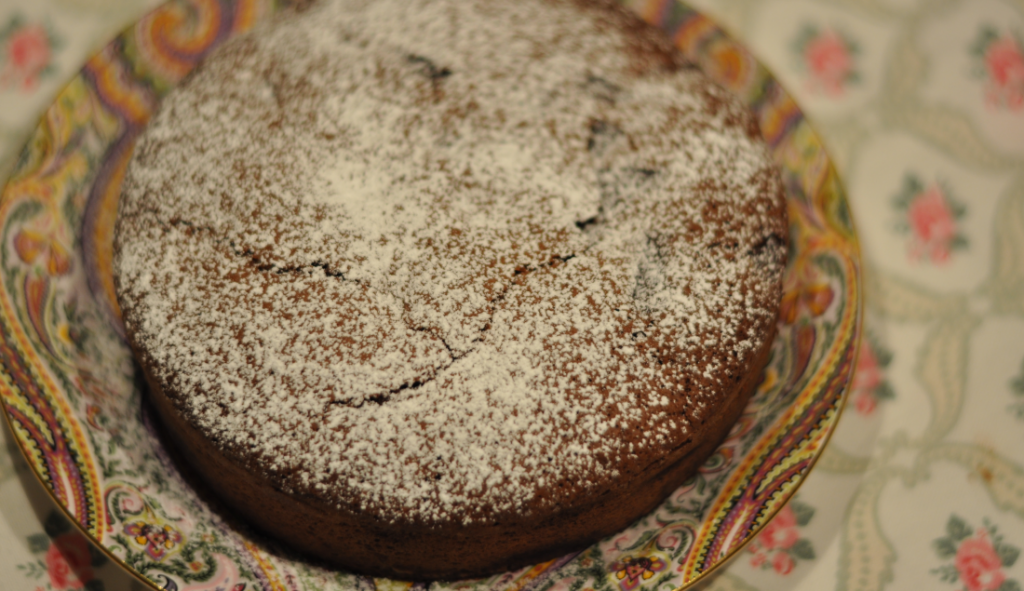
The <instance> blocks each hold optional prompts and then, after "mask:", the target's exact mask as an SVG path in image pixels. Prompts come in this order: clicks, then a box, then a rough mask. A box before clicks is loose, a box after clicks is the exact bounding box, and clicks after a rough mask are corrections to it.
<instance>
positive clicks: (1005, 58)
mask: <svg viewBox="0 0 1024 591" xmlns="http://www.w3.org/2000/svg"><path fill="white" fill-rule="evenodd" d="M984 60H985V67H986V69H987V70H988V75H989V80H990V81H991V85H992V88H991V89H990V93H989V101H990V102H994V103H995V104H1000V103H1003V102H1004V101H1005V104H1006V105H1007V106H1008V107H1009V108H1011V109H1019V108H1021V107H1024V53H1022V51H1021V47H1020V45H1018V44H1017V42H1016V40H1015V39H1014V38H1013V37H1011V36H1009V35H1004V36H1003V37H1001V38H1000V39H998V40H995V41H993V42H992V43H990V44H989V46H988V47H987V48H986V49H985V56H984Z"/></svg>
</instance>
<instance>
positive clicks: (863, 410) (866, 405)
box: [853, 391, 878, 416]
mask: <svg viewBox="0 0 1024 591" xmlns="http://www.w3.org/2000/svg"><path fill="white" fill-rule="evenodd" d="M853 405H854V408H856V409H857V412H859V413H860V414H862V415H864V416H868V415H870V414H872V413H873V412H875V408H876V407H877V406H878V402H877V401H876V400H875V397H874V396H872V395H871V393H870V392H865V391H861V392H859V393H858V394H857V396H856V398H854V399H853Z"/></svg>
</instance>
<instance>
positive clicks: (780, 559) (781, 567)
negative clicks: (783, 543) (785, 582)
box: [772, 552, 795, 575]
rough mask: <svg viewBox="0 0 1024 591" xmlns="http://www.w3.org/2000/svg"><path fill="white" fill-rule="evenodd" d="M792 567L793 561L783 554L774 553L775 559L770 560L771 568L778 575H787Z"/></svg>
mask: <svg viewBox="0 0 1024 591" xmlns="http://www.w3.org/2000/svg"><path fill="white" fill-rule="evenodd" d="M794 566H795V563H794V562H793V559H792V558H790V556H789V554H786V553H785V552H776V553H775V557H774V558H772V568H774V569H775V572H777V573H779V574H780V575H788V574H789V573H791V572H793V567H794Z"/></svg>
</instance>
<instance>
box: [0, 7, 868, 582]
mask: <svg viewBox="0 0 1024 591" xmlns="http://www.w3.org/2000/svg"><path fill="white" fill-rule="evenodd" d="M272 2H273V0H172V1H171V2H168V3H167V4H164V5H163V6H161V7H160V8H157V9H156V10H155V11H153V12H152V13H150V14H148V15H147V16H145V17H144V18H142V19H141V20H140V21H139V22H138V23H136V24H135V25H134V26H132V27H131V28H129V29H128V30H126V31H124V32H123V33H122V34H121V35H119V36H118V37H117V38H116V39H114V40H113V41H112V42H110V44H108V45H107V46H106V47H105V48H104V49H103V50H102V51H100V52H99V53H98V54H96V55H95V56H93V57H92V58H91V59H90V60H89V61H88V63H87V64H86V65H85V67H84V68H82V70H81V72H79V74H78V75H77V76H75V78H74V79H72V81H71V82H70V84H68V86H67V87H66V88H65V89H64V90H63V91H62V92H61V93H60V95H59V96H58V97H57V99H56V101H55V102H54V104H53V105H52V106H51V107H50V108H49V110H47V111H46V114H45V115H44V116H43V118H42V120H41V122H40V123H39V126H38V127H37V128H36V130H35V132H34V133H33V135H32V136H31V139H30V140H29V142H28V144H27V145H26V146H25V148H24V150H23V151H22V152H21V155H20V159H19V161H18V163H17V165H16V167H15V170H14V172H13V174H12V176H11V177H10V180H9V182H8V183H7V185H6V187H5V188H4V190H3V193H2V196H0V232H2V235H0V368H2V372H0V397H2V400H3V408H4V411H5V416H6V418H7V420H8V422H9V423H10V425H11V428H12V430H13V432H14V434H15V438H16V440H17V442H18V445H19V446H20V448H21V450H22V451H23V452H24V454H25V456H26V457H27V458H28V461H29V464H30V465H31V466H32V467H33V469H34V471H35V473H36V475H37V476H38V478H39V479H40V480H41V481H42V482H43V483H44V485H45V486H46V488H47V489H48V490H49V492H50V493H51V494H52V496H53V497H54V499H55V500H56V501H57V503H58V504H59V505H60V506H61V507H62V508H63V509H64V511H65V512H66V513H67V514H68V516H69V517H70V518H71V520H72V521H73V522H74V523H77V524H78V526H79V527H80V528H81V529H82V530H83V531H84V532H85V533H86V534H87V535H88V536H89V537H90V538H91V539H92V540H93V541H94V542H96V544H97V545H98V546H99V547H101V548H102V549H104V550H105V551H106V552H107V553H108V554H109V555H110V556H111V557H113V558H114V559H115V560H116V561H117V562H119V563H120V564H123V565H124V566H125V567H126V568H127V569H128V570H129V571H130V572H132V573H133V574H135V575H136V576H138V578H139V579H140V580H142V581H144V582H146V583H147V584H148V585H149V586H152V587H153V588H159V589H167V590H171V589H174V590H186V589H187V590H191V591H199V590H213V589H222V590H231V591H243V590H250V589H264V590H285V589H289V590H295V591H299V590H304V591H315V590H325V589H359V590H364V591H373V590H376V589H380V590H381V591H385V590H387V591H403V590H405V589H408V588H409V587H413V586H415V587H421V588H425V587H428V586H429V587H432V588H433V589H434V590H436V591H441V590H443V589H451V590H455V589H459V590H473V591H505V590H510V591H511V590H515V591H522V590H526V589H529V590H530V591H555V590H559V591H561V590H567V591H568V590H571V591H575V590H579V589H588V590H590V591H633V590H635V589H639V588H658V589H663V590H665V589H676V588H681V587H686V586H688V585H690V584H692V583H695V582H697V581H698V580H699V579H702V578H703V577H704V576H705V575H707V574H708V573H710V572H711V571H712V570H714V569H715V568H717V567H718V566H720V565H722V564H723V563H725V562H726V560H727V559H728V558H729V557H730V556H732V555H733V554H735V553H736V552H737V551H738V550H739V549H740V548H742V547H743V545H744V544H745V543H746V542H747V541H749V540H750V539H751V538H752V537H753V536H754V535H755V534H756V532H757V531H758V530H759V529H760V528H761V527H762V526H764V524H765V523H766V522H767V521H768V520H769V519H770V518H771V517H772V515H774V514H775V513H776V512H777V511H778V510H779V509H780V508H781V506H782V505H783V504H784V503H785V502H786V501H787V500H788V499H789V498H790V497H791V496H792V495H793V493H794V492H795V490H796V489H797V487H798V486H799V485H800V483H801V482H802V481H803V480H804V478H806V476H807V473H808V471H809V470H810V468H811V466H812V465H813V464H814V462H815V460H816V459H817V458H818V457H819V456H820V454H821V452H822V450H823V447H824V445H825V443H826V441H827V440H828V438H829V435H830V434H831V432H832V430H833V429H834V427H835V424H836V421H837V419H838V415H839V411H840V408H841V406H842V402H843V398H844V394H845V390H846V385H847V382H848V380H849V377H850V374H851V371H852V368H853V364H854V356H855V352H856V351H857V344H858V339H859V334H860V317H861V293H860V292H861V275H860V273H861V271H860V259H859V253H858V246H857V239H856V237H855V235H854V232H853V228H852V225H851V219H850V213H849V210H848V208H847V203H846V198H845V196H844V192H843V189H842V187H841V185H840V183H839V180H838V178H837V177H836V173H835V171H834V170H833V167H832V165H831V164H830V162H829V160H828V157H827V156H826V154H825V151H824V149H823V148H822V145H821V141H820V140H819V139H818V136H817V135H816V134H815V133H814V132H813V131H812V130H811V129H810V126H809V125H808V123H807V121H806V119H805V118H804V116H803V114H802V113H801V112H800V109H799V108H797V106H796V104H795V103H794V102H793V100H792V99H791V98H790V96H789V95H788V94H787V93H786V92H785V91H784V90H783V89H782V88H781V87H780V85H779V84H778V82H777V81H776V80H775V79H774V78H773V77H772V76H771V74H770V73H769V72H768V71H767V70H765V68H764V67H763V66H761V65H759V64H758V63H757V61H756V60H755V59H754V58H753V57H752V56H751V55H750V54H749V52H747V50H745V49H744V48H743V47H741V46H740V45H738V44H737V43H736V42H735V41H733V40H732V39H730V38H729V37H728V36H726V35H725V34H724V33H723V32H722V31H721V30H720V29H719V28H718V27H717V26H716V25H715V24H713V23H712V22H711V21H709V20H708V19H706V18H705V17H703V16H702V15H700V14H698V13H696V12H694V11H693V10H692V9H689V8H687V7H685V6H683V5H681V4H678V3H677V2H676V0H640V1H639V2H637V5H636V6H632V8H634V9H635V10H636V11H637V12H638V13H640V14H641V15H643V17H644V18H646V19H647V20H648V21H650V22H652V23H654V24H656V25H657V26H659V27H661V28H662V29H664V30H665V32H666V33H667V34H668V35H669V36H670V37H671V38H672V39H674V40H675V42H676V44H677V45H678V47H679V48H680V49H681V50H682V51H683V52H684V53H685V54H686V55H688V56H689V57H690V58H691V59H693V60H694V61H696V62H698V63H699V64H701V65H702V67H703V68H704V69H705V70H706V71H707V72H708V73H710V74H711V76H712V77H714V78H716V79H717V80H718V81H719V82H720V83H722V84H723V85H725V86H727V87H729V88H731V89H732V90H734V91H735V92H736V93H737V94H738V95H740V96H741V97H743V99H744V100H746V102H747V103H748V104H749V105H750V106H751V108H752V109H753V110H754V111H755V112H756V113H757V115H758V117H759V120H760V124H761V129H762V132H763V133H764V136H765V138H766V139H767V141H768V143H769V144H770V146H771V147H772V149H773V153H774V157H775V159H776V160H777V162H778V164H779V166H780V167H781V169H782V174H783V177H784V179H785V183H786V187H787V191H788V197H789V214H790V224H791V234H792V244H793V249H792V253H791V259H790V264H789V267H788V270H787V277H786V284H785V295H784V298H783V302H782V316H781V319H780V327H779V336H778V338H777V339H776V341H775V343H774V348H773V355H772V360H771V363H770V365H769V367H768V369H767V370H766V373H765V379H764V382H763V383H762V384H761V386H760V388H759V390H758V392H757V394H756V395H755V396H754V398H753V399H752V400H751V402H750V404H749V406H748V408H747V409H746V411H745V413H744V415H743V417H742V418H741V419H740V421H739V423H738V424H737V425H736V427H735V428H734V429H733V431H732V433H731V434H730V435H729V438H728V440H727V441H726V442H725V443H724V444H723V445H722V447H721V448H720V449H719V450H718V451H717V452H716V453H715V454H714V456H713V457H712V458H711V459H710V460H709V461H708V462H707V463H706V465H705V466H704V467H703V468H702V469H701V470H700V472H699V474H697V475H696V476H695V477H693V478H692V479H691V480H690V481H689V482H687V483H686V484H685V485H684V486H683V487H682V488H680V489H679V490H678V491H676V492H675V493H673V494H672V495H671V497H670V498H668V499H667V500H666V501H665V502H664V503H663V504H662V505H661V506H660V507H659V508H658V509H657V510H656V511H655V512H654V513H652V514H651V515H649V516H647V517H646V518H644V519H642V520H641V521H639V522H637V523H636V524H634V525H633V526H632V527H630V528H629V529H627V530H626V531H623V532H621V533H620V534H618V535H616V536H613V537H610V538H608V539H605V540H602V541H601V542H599V543H597V544H595V545H594V546H592V547H590V548H589V549H587V550H585V551H583V552H581V553H579V554H575V555H571V556H565V557H563V558H560V559H557V560H553V561H551V562H547V563H544V564H539V565H536V566H533V567H529V568H524V569H521V570H518V571H515V572H510V573H505V574H501V575H496V576H493V577H490V578H486V579H478V580H471V581H458V582H452V583H437V582H435V583H429V584H428V583H409V582H399V581H390V580H384V579H371V578H367V577H362V576H357V575H353V574H349V573H343V572H337V571H332V570H329V569H325V568H322V567H321V566H319V565H316V564H311V563H309V562H306V561H304V560H303V559H301V558H299V557H296V556H294V555H292V554H290V553H289V551H288V550H287V549H285V548H281V547H278V546H276V545H275V544H274V543H273V542H272V541H269V540H266V539H263V538H262V537H260V536H258V535H255V534H253V533H252V532H250V531H248V530H247V529H246V527H245V526H244V525H243V524H239V523H237V522H235V521H233V520H232V518H230V517H227V516H225V515H224V514H223V513H222V512H219V511H217V510H216V507H215V506H214V505H215V503H216V501H213V500H211V499H210V498H209V497H208V496H207V495H204V494H202V492H201V491H199V490H197V489H196V488H193V487H192V486H190V485H189V483H188V481H187V480H186V478H185V477H184V476H183V475H182V474H181V473H180V472H179V470H178V469H177V468H176V467H175V464H174V463H173V462H172V461H171V460H170V458H169V457H168V453H167V450H166V448H165V447H164V446H163V444H162V443H161V439H160V438H159V437H158V434H157V433H156V432H155V431H154V429H153V426H152V422H151V420H150V417H149V411H148V410H147V407H146V406H145V405H144V404H143V398H142V391H143V390H142V380H141V379H140V377H139V371H138V370H137V368H136V367H135V365H134V364H133V362H132V357H131V354H130V351H129V349H128V347H127V345H126V344H125V341H124V336H123V329H122V326H121V321H120V318H119V312H118V309H117V304H116V301H115V299H114V295H113V280H112V275H111V258H112V233H113V232H112V229H113V223H114V218H115V215H116V210H117V200H118V195H119V188H120V184H121V180H122V178H123V175H124V170H125V166H126V164H127V162H128V159H129V157H130V155H131V152H132V147H133V145H134V141H135V138H136V137H137V135H138V133H139V131H140V130H141V129H142V128H143V126H144V125H145V124H146V121H147V119H148V118H149V116H150V114H151V113H152V112H153V110H154V109H155V107H156V105H157V103H158V101H159V100H160V97H161V96H162V95H164V94H165V93H166V92H167V91H168V90H169V89H170V88H172V87H173V86H174V85H175V84H176V83H177V82H178V81H179V80H181V78H182V77H184V76H185V75H186V74H187V73H188V72H189V71H190V70H191V69H192V67H193V66H194V65H195V64H196V62H197V61H198V60H200V59H201V58H202V57H203V55H205V54H206V53H207V52H208V51H210V50H211V49H212V48H214V47H215V46H216V45H218V44H219V43H221V42H222V41H224V40H225V39H227V38H228V37H230V36H231V35H234V34H236V33H238V32H240V31H244V30H246V29H249V28H251V27H252V26H253V24H254V23H256V22H257V21H258V20H259V19H260V18H262V17H264V16H265V15H267V14H269V13H271V12H273V11H274V10H276V9H277V8H278V7H277V6H275V5H274V4H273V3H272Z"/></svg>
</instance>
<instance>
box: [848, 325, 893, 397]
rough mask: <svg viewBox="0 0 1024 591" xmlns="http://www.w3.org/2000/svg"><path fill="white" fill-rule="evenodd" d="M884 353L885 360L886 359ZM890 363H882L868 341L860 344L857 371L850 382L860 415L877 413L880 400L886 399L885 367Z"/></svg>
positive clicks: (865, 340)
mask: <svg viewBox="0 0 1024 591" xmlns="http://www.w3.org/2000/svg"><path fill="white" fill-rule="evenodd" d="M884 355H885V354H884V353H883V358H884ZM887 363H888V360H886V361H880V360H879V357H878V355H877V354H876V353H875V349H874V346H873V345H872V344H871V343H870V342H869V340H868V339H864V340H862V341H861V343H860V351H859V353H858V354H857V369H856V371H855V372H854V374H853V380H852V381H851V382H850V397H851V399H852V401H853V405H854V408H855V409H856V410H857V412H858V413H860V414H862V415H864V416H868V415H870V414H872V413H873V412H874V411H875V408H876V407H877V406H878V400H879V398H883V397H885V394H884V393H883V387H884V386H885V373H884V372H883V367H884V365H885V364H887Z"/></svg>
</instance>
